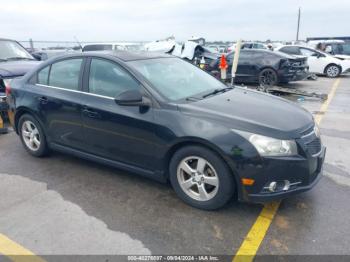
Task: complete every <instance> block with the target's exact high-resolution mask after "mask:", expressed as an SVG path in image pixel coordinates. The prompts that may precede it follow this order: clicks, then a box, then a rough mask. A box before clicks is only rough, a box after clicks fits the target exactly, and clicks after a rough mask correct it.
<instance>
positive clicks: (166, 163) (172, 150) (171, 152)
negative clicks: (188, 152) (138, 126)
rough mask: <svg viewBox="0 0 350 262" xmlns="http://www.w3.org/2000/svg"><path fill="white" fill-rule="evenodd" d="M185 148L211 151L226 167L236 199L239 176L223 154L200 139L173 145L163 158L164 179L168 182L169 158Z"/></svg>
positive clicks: (182, 141) (190, 139)
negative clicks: (232, 179) (199, 148)
mask: <svg viewBox="0 0 350 262" xmlns="http://www.w3.org/2000/svg"><path fill="white" fill-rule="evenodd" d="M187 146H201V147H204V148H206V149H209V150H211V151H213V152H214V153H215V154H216V155H217V156H218V157H219V158H220V159H221V160H222V161H223V162H224V163H225V165H226V167H227V168H228V169H229V171H230V172H231V174H232V176H233V178H234V181H235V197H236V198H237V196H238V195H237V194H241V193H242V191H241V187H240V186H239V185H240V179H239V176H238V175H237V173H236V171H235V170H234V167H233V165H232V164H231V161H229V160H228V159H227V157H226V156H225V153H224V152H223V151H222V150H221V149H220V148H219V147H217V146H216V145H214V144H212V143H209V142H207V141H205V140H201V139H196V138H188V139H183V140H181V141H178V142H177V143H174V144H173V145H172V146H171V147H170V148H169V149H168V151H167V152H166V154H165V158H164V169H165V170H166V172H165V178H166V180H169V165H170V161H171V158H172V157H173V155H174V154H175V153H176V152H177V151H178V150H179V149H181V148H183V147H187Z"/></svg>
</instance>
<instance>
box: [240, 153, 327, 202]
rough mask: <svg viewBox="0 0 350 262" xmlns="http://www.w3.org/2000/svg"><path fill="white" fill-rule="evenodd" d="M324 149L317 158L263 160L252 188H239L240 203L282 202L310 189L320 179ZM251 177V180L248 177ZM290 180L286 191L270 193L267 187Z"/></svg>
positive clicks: (299, 157) (306, 156) (315, 156)
mask: <svg viewBox="0 0 350 262" xmlns="http://www.w3.org/2000/svg"><path fill="white" fill-rule="evenodd" d="M325 155H326V148H325V147H323V146H322V149H321V151H320V152H319V153H318V154H317V155H304V156H298V157H291V158H266V159H264V160H263V161H264V164H263V165H261V169H260V171H259V173H257V174H255V175H254V179H255V182H256V183H255V184H254V186H242V195H241V197H240V199H241V200H243V201H247V202H255V203H264V202H268V201H274V200H279V199H283V198H286V197H289V196H292V195H295V194H299V193H302V192H305V191H308V190H310V189H312V188H313V187H314V186H315V185H316V184H317V182H318V181H319V180H320V179H321V177H322V166H323V162H324V159H325ZM250 178H252V177H250ZM286 180H288V181H290V183H291V184H292V186H290V187H289V188H288V189H287V190H283V189H279V190H276V191H275V192H271V191H269V190H267V189H266V186H267V185H269V184H270V183H271V182H273V181H277V182H283V181H286Z"/></svg>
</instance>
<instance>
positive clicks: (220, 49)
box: [205, 45, 227, 54]
mask: <svg viewBox="0 0 350 262" xmlns="http://www.w3.org/2000/svg"><path fill="white" fill-rule="evenodd" d="M205 48H207V49H208V50H210V51H211V52H213V53H218V54H222V53H226V52H227V46H225V45H206V46H205Z"/></svg>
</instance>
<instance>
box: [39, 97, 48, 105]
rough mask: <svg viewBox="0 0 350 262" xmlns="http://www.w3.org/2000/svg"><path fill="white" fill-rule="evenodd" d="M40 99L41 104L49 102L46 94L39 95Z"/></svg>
mask: <svg viewBox="0 0 350 262" xmlns="http://www.w3.org/2000/svg"><path fill="white" fill-rule="evenodd" d="M38 100H39V102H40V103H41V104H47V103H48V102H49V99H48V98H47V97H46V96H40V97H38Z"/></svg>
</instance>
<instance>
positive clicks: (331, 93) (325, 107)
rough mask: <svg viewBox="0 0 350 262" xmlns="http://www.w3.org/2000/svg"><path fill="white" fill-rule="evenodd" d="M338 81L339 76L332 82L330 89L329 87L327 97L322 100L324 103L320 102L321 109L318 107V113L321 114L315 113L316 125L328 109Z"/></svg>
mask: <svg viewBox="0 0 350 262" xmlns="http://www.w3.org/2000/svg"><path fill="white" fill-rule="evenodd" d="M339 83H340V78H338V79H337V80H335V82H334V84H333V86H332V89H331V91H330V92H329V94H328V99H327V100H326V101H324V103H323V104H322V106H321V109H320V113H321V114H318V115H316V117H315V122H316V123H317V124H318V125H319V124H320V123H321V121H322V118H323V116H324V114H325V113H326V111H327V109H328V106H329V103H330V102H331V101H332V99H333V97H334V95H335V92H336V91H337V89H338V86H339Z"/></svg>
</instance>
